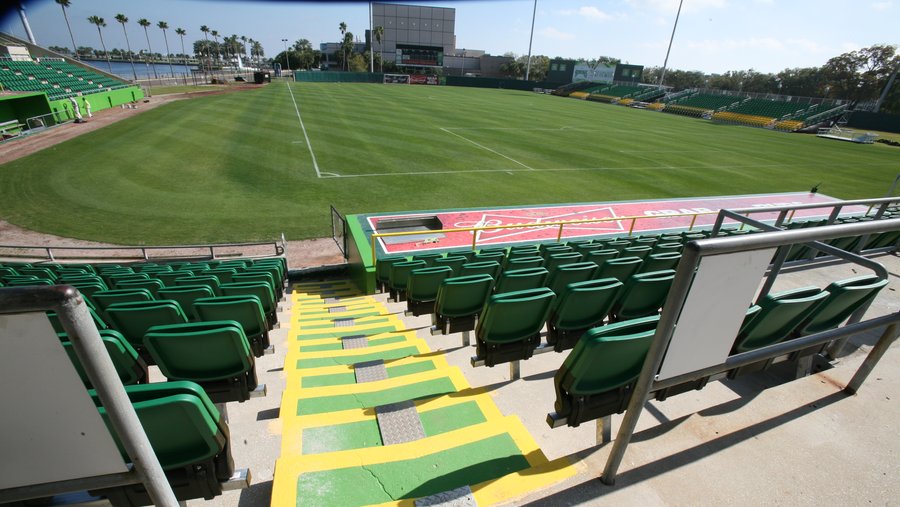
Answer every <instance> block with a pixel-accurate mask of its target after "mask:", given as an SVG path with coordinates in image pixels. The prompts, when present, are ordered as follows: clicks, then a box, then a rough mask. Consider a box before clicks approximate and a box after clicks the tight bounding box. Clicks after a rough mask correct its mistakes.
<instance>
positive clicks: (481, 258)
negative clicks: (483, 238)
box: [472, 250, 506, 264]
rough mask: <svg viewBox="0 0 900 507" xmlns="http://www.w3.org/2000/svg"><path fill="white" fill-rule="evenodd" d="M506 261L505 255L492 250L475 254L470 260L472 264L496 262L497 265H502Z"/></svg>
mask: <svg viewBox="0 0 900 507" xmlns="http://www.w3.org/2000/svg"><path fill="white" fill-rule="evenodd" d="M505 260H506V254H505V253H504V252H501V251H497V250H493V251H487V252H485V251H484V250H482V251H480V252H478V253H477V254H475V257H474V258H473V259H472V263H475V262H486V261H497V263H498V264H503V262H504V261H505Z"/></svg>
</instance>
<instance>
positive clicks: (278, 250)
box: [0, 233, 286, 261]
mask: <svg viewBox="0 0 900 507" xmlns="http://www.w3.org/2000/svg"><path fill="white" fill-rule="evenodd" d="M269 245H271V246H272V247H274V255H275V256H279V255H284V252H285V247H286V242H285V239H284V234H283V233H282V234H281V238H280V239H278V240H272V241H261V242H244V243H206V244H198V245H149V246H137V245H135V246H122V245H120V246H45V245H40V246H35V245H0V249H5V250H43V251H44V252H46V254H47V259H48V260H50V261H54V260H56V256H54V254H53V251H54V250H57V251H58V250H62V251H127V250H139V251H140V252H141V256H140V258H142V259H143V260H149V259H150V256H149V255H148V254H147V252H148V251H152V250H198V249H205V250H208V251H209V258H210V259H216V253H215V250H216V249H217V248H238V247H254V246H269ZM194 257H200V256H194ZM248 257H251V258H252V257H268V255H265V256H248ZM91 258H92V259H111V260H122V259H130V258H132V257H112V256H110V257H91ZM133 258H135V259H137V258H138V257H133ZM204 258H205V257H204Z"/></svg>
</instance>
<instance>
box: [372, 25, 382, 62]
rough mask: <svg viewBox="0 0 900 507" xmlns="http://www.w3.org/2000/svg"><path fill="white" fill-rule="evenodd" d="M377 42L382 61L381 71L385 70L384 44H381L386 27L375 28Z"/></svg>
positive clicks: (379, 57) (379, 56)
mask: <svg viewBox="0 0 900 507" xmlns="http://www.w3.org/2000/svg"><path fill="white" fill-rule="evenodd" d="M374 36H375V42H377V43H378V59H379V60H380V62H381V72H384V46H382V45H381V39H382V37H384V27H383V26H376V27H375V30H374Z"/></svg>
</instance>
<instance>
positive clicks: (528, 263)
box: [505, 255, 544, 269]
mask: <svg viewBox="0 0 900 507" xmlns="http://www.w3.org/2000/svg"><path fill="white" fill-rule="evenodd" d="M543 265H544V258H543V257H540V256H538V255H533V256H531V257H515V258H513V259H508V260H507V261H506V268H505V269H525V268H540V267H542V266H543Z"/></svg>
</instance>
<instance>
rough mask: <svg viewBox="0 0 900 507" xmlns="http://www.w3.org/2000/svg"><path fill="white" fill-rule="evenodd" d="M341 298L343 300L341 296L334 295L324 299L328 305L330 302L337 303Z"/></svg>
mask: <svg viewBox="0 0 900 507" xmlns="http://www.w3.org/2000/svg"><path fill="white" fill-rule="evenodd" d="M340 300H341V298H339V297H333V298H325V300H324V301H325V304H326V305H329V304H331V303H337V302H339V301H340Z"/></svg>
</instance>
